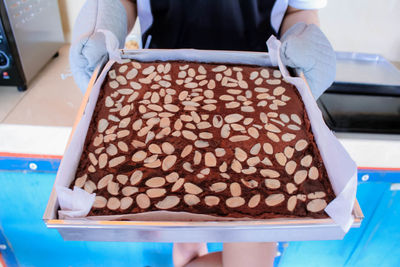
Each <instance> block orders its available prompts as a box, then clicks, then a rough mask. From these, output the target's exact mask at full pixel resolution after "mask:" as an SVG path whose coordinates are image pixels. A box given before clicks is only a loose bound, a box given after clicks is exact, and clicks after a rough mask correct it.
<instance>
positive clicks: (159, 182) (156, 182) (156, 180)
mask: <svg viewBox="0 0 400 267" xmlns="http://www.w3.org/2000/svg"><path fill="white" fill-rule="evenodd" d="M145 184H146V186H148V187H160V186H163V185H164V184H165V179H164V177H153V178H150V179H148V180H147V181H146V183H145Z"/></svg>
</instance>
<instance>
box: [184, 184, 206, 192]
mask: <svg viewBox="0 0 400 267" xmlns="http://www.w3.org/2000/svg"><path fill="white" fill-rule="evenodd" d="M183 187H184V188H185V192H186V193H189V194H193V195H198V194H200V193H201V192H203V189H201V188H200V187H198V186H197V185H195V184H193V183H185V184H184V185H183Z"/></svg>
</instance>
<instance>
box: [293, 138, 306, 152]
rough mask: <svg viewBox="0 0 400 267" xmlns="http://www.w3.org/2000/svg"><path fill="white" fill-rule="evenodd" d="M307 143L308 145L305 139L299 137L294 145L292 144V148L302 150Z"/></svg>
mask: <svg viewBox="0 0 400 267" xmlns="http://www.w3.org/2000/svg"><path fill="white" fill-rule="evenodd" d="M307 145H308V143H307V141H306V140H304V139H301V140H299V141H297V142H296V145H295V146H294V148H295V149H296V150H297V151H302V150H304V149H305V148H306V147H307Z"/></svg>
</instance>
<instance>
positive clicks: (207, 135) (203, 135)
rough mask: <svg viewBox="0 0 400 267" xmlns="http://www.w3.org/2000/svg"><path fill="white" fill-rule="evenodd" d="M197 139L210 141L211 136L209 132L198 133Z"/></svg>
mask: <svg viewBox="0 0 400 267" xmlns="http://www.w3.org/2000/svg"><path fill="white" fill-rule="evenodd" d="M199 137H200V138H202V139H212V138H213V134H212V133H209V132H201V133H199Z"/></svg>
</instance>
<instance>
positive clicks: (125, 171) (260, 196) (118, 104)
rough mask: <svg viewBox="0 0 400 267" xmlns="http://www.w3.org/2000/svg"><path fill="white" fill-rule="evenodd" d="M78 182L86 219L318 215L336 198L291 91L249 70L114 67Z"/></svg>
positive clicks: (271, 76) (265, 71)
mask: <svg viewBox="0 0 400 267" xmlns="http://www.w3.org/2000/svg"><path fill="white" fill-rule="evenodd" d="M76 177H77V178H76V180H75V182H74V184H73V185H75V186H78V187H80V188H84V189H85V190H86V191H87V192H89V193H92V192H94V193H96V200H95V203H94V206H93V208H92V210H91V212H90V214H89V215H117V214H131V213H142V212H146V211H157V210H168V211H185V212H190V213H196V214H206V215H214V216H223V217H234V218H241V217H248V218H263V219H265V218H277V217H282V218H285V217H314V218H323V217H327V215H326V213H325V212H324V208H325V207H326V205H327V204H328V203H329V202H330V201H332V200H333V199H334V197H335V196H334V193H333V190H332V188H331V185H330V182H329V179H328V176H327V173H326V170H325V167H324V165H323V162H322V159H321V156H320V154H319V150H318V148H317V146H316V144H315V141H314V137H313V134H312V132H311V126H310V122H309V119H308V116H307V113H306V111H305V108H304V104H303V103H302V101H301V98H300V96H299V93H298V92H297V89H296V88H295V87H294V86H293V85H290V84H288V83H286V82H285V81H284V80H283V79H282V77H281V73H280V71H279V70H277V69H273V68H265V67H258V66H248V65H241V66H234V65H229V64H225V65H224V64H209V63H194V62H178V61H171V62H146V63H144V62H136V61H126V62H124V63H122V64H117V63H116V64H114V66H113V67H112V69H111V70H110V71H109V73H108V77H107V78H106V80H105V81H104V84H103V87H102V89H101V92H100V95H99V100H98V103H97V106H96V108H95V112H94V115H93V118H92V121H91V124H90V127H89V131H88V134H87V137H86V141H85V147H84V152H83V154H82V156H81V161H80V164H79V167H78V170H77V175H76ZM73 185H72V186H73Z"/></svg>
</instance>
